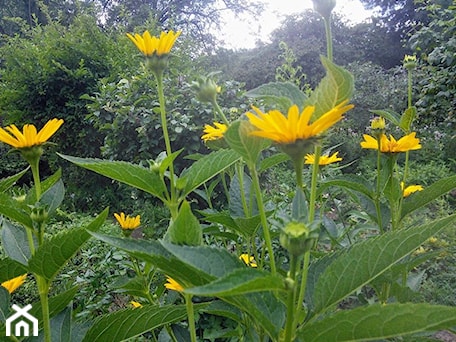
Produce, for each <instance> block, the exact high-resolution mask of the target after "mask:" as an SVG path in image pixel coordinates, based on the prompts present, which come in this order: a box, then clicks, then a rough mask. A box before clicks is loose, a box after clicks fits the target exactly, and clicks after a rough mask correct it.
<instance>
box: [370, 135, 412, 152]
mask: <svg viewBox="0 0 456 342" xmlns="http://www.w3.org/2000/svg"><path fill="white" fill-rule="evenodd" d="M363 137H364V141H362V142H361V147H362V148H367V149H374V150H378V141H377V139H375V138H374V137H371V136H370V135H367V134H364V135H363ZM380 144H381V152H383V153H398V152H407V151H412V150H419V149H420V148H421V145H420V139H418V138H416V133H415V132H412V133H410V134H408V135H406V136H404V137H402V138H400V139H399V140H397V141H396V139H394V137H393V136H392V135H390V138H389V139H388V138H387V137H386V135H385V134H382V136H381V137H380Z"/></svg>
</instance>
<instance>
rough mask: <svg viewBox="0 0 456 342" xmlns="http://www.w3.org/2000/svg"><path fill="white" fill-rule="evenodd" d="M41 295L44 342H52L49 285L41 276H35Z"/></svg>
mask: <svg viewBox="0 0 456 342" xmlns="http://www.w3.org/2000/svg"><path fill="white" fill-rule="evenodd" d="M35 277H36V282H37V285H38V292H39V294H40V302H41V312H42V315H43V318H42V319H43V330H44V342H51V322H50V319H49V300H48V295H49V283H48V281H47V280H46V279H44V278H43V277H41V276H38V275H35Z"/></svg>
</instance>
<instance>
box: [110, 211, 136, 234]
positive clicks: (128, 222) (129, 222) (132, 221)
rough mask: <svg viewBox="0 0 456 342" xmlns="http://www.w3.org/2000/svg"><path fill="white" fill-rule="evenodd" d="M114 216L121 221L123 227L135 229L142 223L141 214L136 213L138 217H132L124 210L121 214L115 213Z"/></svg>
mask: <svg viewBox="0 0 456 342" xmlns="http://www.w3.org/2000/svg"><path fill="white" fill-rule="evenodd" d="M114 217H115V218H116V220H117V222H119V224H120V227H121V228H122V229H128V230H134V229H136V228H138V227H139V226H140V225H141V216H140V215H136V217H130V216H129V215H125V214H124V213H123V212H121V213H120V214H117V213H114Z"/></svg>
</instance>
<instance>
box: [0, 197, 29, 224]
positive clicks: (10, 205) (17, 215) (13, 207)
mask: <svg viewBox="0 0 456 342" xmlns="http://www.w3.org/2000/svg"><path fill="white" fill-rule="evenodd" d="M0 215H4V216H6V217H8V218H9V219H11V220H12V221H16V222H18V223H21V224H22V225H24V226H26V227H28V228H32V227H33V223H32V219H31V218H30V214H29V213H27V212H26V211H24V210H22V209H21V208H20V205H19V203H18V202H17V201H16V200H14V199H12V198H11V197H10V196H8V195H7V194H5V193H0Z"/></svg>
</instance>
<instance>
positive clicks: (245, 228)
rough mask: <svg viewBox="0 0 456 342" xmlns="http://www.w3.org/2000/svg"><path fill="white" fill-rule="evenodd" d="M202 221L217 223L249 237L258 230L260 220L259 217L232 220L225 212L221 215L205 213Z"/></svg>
mask: <svg viewBox="0 0 456 342" xmlns="http://www.w3.org/2000/svg"><path fill="white" fill-rule="evenodd" d="M202 214H203V215H204V220H205V221H208V222H212V223H218V224H221V225H223V226H224V227H225V228H228V229H230V230H233V231H235V232H236V233H238V234H241V235H243V236H245V237H251V236H252V235H253V234H255V231H256V230H257V229H258V227H259V225H260V222H261V219H260V216H259V215H256V216H252V217H247V218H246V217H236V218H233V217H232V216H230V214H228V213H227V212H221V213H205V212H202Z"/></svg>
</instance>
